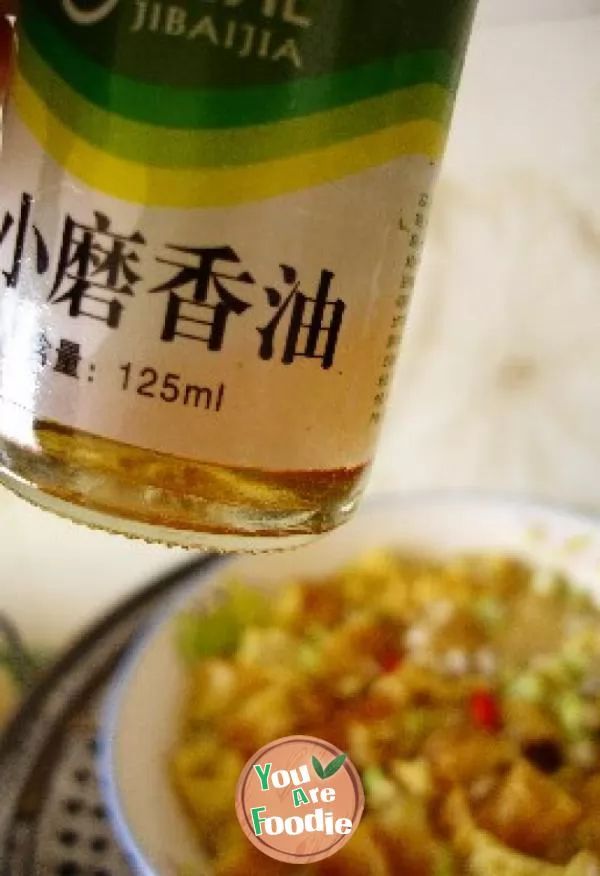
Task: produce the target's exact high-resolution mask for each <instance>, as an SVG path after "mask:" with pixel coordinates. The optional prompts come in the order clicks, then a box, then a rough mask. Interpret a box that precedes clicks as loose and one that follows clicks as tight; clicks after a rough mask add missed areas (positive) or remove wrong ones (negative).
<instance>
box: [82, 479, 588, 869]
mask: <svg viewBox="0 0 600 876" xmlns="http://www.w3.org/2000/svg"><path fill="white" fill-rule="evenodd" d="M431 503H435V504H438V505H439V504H446V505H452V504H457V503H458V504H462V505H472V506H475V507H477V506H482V507H484V506H485V507H497V508H503V509H505V510H510V509H514V510H518V511H530V512H532V513H535V512H539V513H541V514H546V515H550V516H554V517H557V518H558V517H562V518H564V519H566V520H569V521H571V522H572V523H578V522H579V523H581V524H585V525H587V526H597V527H600V513H596V512H593V511H591V512H589V513H586V512H584V511H582V510H579V509H577V508H573V507H569V505H568V504H566V505H565V504H564V503H561V502H559V501H553V500H544V499H538V498H534V497H528V496H515V495H511V494H504V493H498V492H494V491H484V490H469V489H464V490H437V489H430V490H418V491H406V492H404V491H390V492H386V493H379V494H375V495H371V496H368V497H367V498H366V499H365V500H364V501H363V502H362V504H361V506H360V508H359V511H358V514H361V513H363V514H364V513H369V512H370V511H378V510H379V511H383V510H385V509H386V508H388V507H389V508H392V507H403V508H410V507H411V506H413V507H414V506H417V505H424V504H431ZM325 538H326V536H325ZM239 556H240V555H239V554H225V555H221V556H215V557H214V560H215V561H214V562H213V563H211V564H210V565H208V566H207V567H206V568H203V569H201V570H199V571H198V573H197V574H195V575H194V576H193V577H192V578H191V579H190V581H189V582H188V583H186V584H185V585H184V587H183V589H182V590H180V591H179V592H178V593H177V594H176V595H174V596H172V597H171V598H167V601H166V604H165V605H163V606H161V607H160V608H159V609H158V611H157V612H156V613H154V614H152V615H151V617H150V619H149V620H148V621H147V622H146V623H144V624H143V625H142V628H141V630H139V631H138V632H137V633H136V634H135V636H134V637H133V639H132V641H131V643H130V645H129V646H128V648H127V650H126V652H125V654H124V656H123V657H122V659H121V661H120V662H119V663H118V665H117V668H116V670H115V674H114V676H113V682H112V684H111V685H110V686H109V689H108V692H107V693H106V694H105V697H104V700H103V702H102V703H101V706H100V712H99V722H98V727H99V732H98V743H99V745H98V748H99V750H98V774H99V781H100V787H101V791H102V794H103V796H104V800H105V803H106V806H107V811H108V817H109V820H110V823H111V826H112V828H113V830H114V832H115V835H116V838H117V841H118V844H119V845H120V847H121V850H122V852H123V854H124V855H125V857H126V858H127V859H128V860H129V861H130V863H132V864H133V866H134V867H135V869H136V872H138V873H139V874H140V876H163V874H159V873H157V871H156V870H155V869H154V867H153V866H152V865H151V864H150V862H149V861H148V859H147V858H146V856H145V852H144V850H143V847H142V846H141V845H140V843H138V842H137V841H136V838H135V836H134V834H133V831H132V829H130V828H129V826H128V823H127V818H126V816H125V813H124V810H123V803H122V799H121V794H120V791H119V787H118V781H117V773H116V769H115V768H114V748H115V746H114V741H115V738H116V729H117V726H118V721H119V716H120V713H121V709H122V705H123V701H124V698H125V696H126V693H127V689H128V687H129V683H130V681H131V679H132V678H133V676H134V674H135V671H136V669H137V668H138V666H139V663H140V661H141V660H142V659H143V656H144V654H145V651H146V648H147V646H148V645H149V643H150V642H151V641H152V639H153V638H154V636H155V635H157V633H158V632H159V630H160V629H161V628H162V626H163V625H164V624H166V623H168V622H169V621H170V620H171V618H172V617H173V616H174V615H175V614H176V613H177V611H178V608H179V607H183V606H184V605H186V604H187V601H188V599H189V596H190V594H191V593H193V592H196V591H199V592H201V591H202V590H203V587H204V586H206V584H207V582H208V581H209V580H210V579H212V578H214V577H215V575H217V574H219V572H220V571H222V569H223V568H226V567H227V565H228V564H229V563H231V562H232V561H233V560H235V559H236V558H238V557H239Z"/></svg>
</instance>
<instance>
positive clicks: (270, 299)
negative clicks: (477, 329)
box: [0, 0, 474, 550]
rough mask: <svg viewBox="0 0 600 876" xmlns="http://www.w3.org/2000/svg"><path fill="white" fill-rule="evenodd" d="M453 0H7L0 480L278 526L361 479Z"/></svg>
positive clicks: (258, 530) (453, 60)
mask: <svg viewBox="0 0 600 876" xmlns="http://www.w3.org/2000/svg"><path fill="white" fill-rule="evenodd" d="M473 11H474V0H454V2H452V3H449V2H448V0H406V2H403V3H397V2H392V0H371V2H369V3H368V4H367V3H365V2H364V0H328V2H327V3H317V2H316V0H217V2H207V0H201V2H194V3H191V2H187V3H186V2H183V0H180V2H179V3H162V2H154V0H56V2H54V3H52V4H49V3H48V2H47V0H24V2H22V8H21V16H20V20H19V51H18V62H17V65H16V70H15V74H14V77H13V82H12V87H11V98H10V102H9V107H8V111H7V115H6V120H5V131H4V146H3V155H2V159H1V161H0V192H1V193H2V194H1V196H0V270H1V271H2V273H1V274H0V278H1V279H0V480H1V481H2V483H3V484H5V485H6V486H8V487H9V488H11V489H12V490H14V491H15V492H16V493H18V494H19V495H21V496H23V497H24V498H26V499H29V500H31V501H32V502H35V503H36V504H38V505H40V506H42V507H44V508H47V509H50V510H52V511H55V512H57V513H59V514H63V515H66V516H68V517H71V518H72V519H74V520H77V521H79V522H83V523H86V524H88V525H90V526H95V527H102V528H106V529H109V530H112V531H114V532H118V533H122V534H125V535H130V536H138V537H141V538H144V539H147V540H159V541H162V542H165V543H170V544H177V545H183V546H189V547H207V548H215V549H221V550H240V549H247V550H267V549H273V548H279V547H281V548H283V547H288V546H293V545H297V544H301V543H302V542H304V541H306V540H308V539H310V538H313V537H314V536H316V535H318V534H320V533H323V532H326V531H328V530H330V529H332V528H333V527H335V526H337V525H338V524H340V523H342V522H343V521H344V520H345V519H347V517H348V516H349V515H350V514H351V513H352V512H353V510H354V509H355V507H356V505H357V502H358V500H359V497H360V494H361V491H362V489H363V487H364V483H365V479H366V477H367V473H368V469H369V465H370V461H371V458H372V455H373V449H374V446H375V442H376V438H377V434H378V432H379V428H380V424H381V418H382V414H383V410H384V407H385V400H386V394H387V389H388V386H389V384H390V379H391V375H392V370H393V366H394V362H395V359H396V355H397V351H398V346H399V344H400V340H401V334H402V328H403V325H404V321H405V315H406V309H407V305H408V302H409V298H410V294H411V291H412V287H413V281H414V273H415V269H416V267H417V264H418V260H419V253H420V250H421V247H422V242H423V232H424V229H425V225H426V219H427V211H428V207H429V203H430V197H431V189H432V185H433V182H434V180H435V177H436V173H437V169H438V166H439V161H440V158H441V155H442V151H443V147H444V143H445V139H446V134H447V130H448V126H449V121H450V114H451V109H452V106H453V101H454V95H455V91H456V87H457V82H458V78H459V74H460V70H461V67H462V62H463V58H464V52H465V47H466V42H467V38H468V33H469V29H470V25H471V19H472V15H473Z"/></svg>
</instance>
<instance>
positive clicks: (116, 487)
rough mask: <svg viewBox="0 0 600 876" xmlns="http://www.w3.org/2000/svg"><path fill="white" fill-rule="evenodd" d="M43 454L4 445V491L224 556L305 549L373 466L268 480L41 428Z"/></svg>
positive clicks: (347, 512)
mask: <svg viewBox="0 0 600 876" xmlns="http://www.w3.org/2000/svg"><path fill="white" fill-rule="evenodd" d="M35 434H36V438H37V442H38V443H39V449H35V450H33V449H31V448H29V447H23V446H21V444H20V443H16V442H12V441H7V440H0V483H1V484H3V485H4V486H6V487H7V488H8V489H9V490H11V491H12V492H13V493H15V494H17V495H18V496H20V497H21V498H23V499H25V500H27V501H29V502H30V503H32V504H34V505H37V506H38V507H40V508H42V509H44V510H47V511H51V512H53V513H55V514H57V515H59V516H62V517H65V518H68V519H70V520H72V521H74V522H76V523H81V524H84V525H86V526H88V527H91V528H94V529H101V530H105V531H109V532H112V533H115V534H119V535H123V536H126V537H129V538H136V539H142V540H144V541H146V542H156V543H161V544H165V545H170V546H173V547H182V548H188V549H193V550H206V551H213V552H219V553H229V552H247V553H259V552H266V551H277V550H287V549H290V548H295V547H300V546H301V545H303V544H306V543H308V542H310V541H313V540H315V539H316V538H318V537H319V536H321V535H324V534H326V533H327V532H329V531H331V530H333V529H335V528H337V527H338V526H340V525H341V524H343V523H344V522H346V520H348V519H349V518H350V517H351V516H352V514H353V512H354V510H355V509H356V506H357V504H358V500H359V497H360V494H361V492H362V485H363V482H364V478H365V474H366V467H364V466H363V467H360V468H357V469H348V470H347V469H342V470H333V471H325V472H321V471H313V472H267V471H261V470H246V469H235V468H229V467H224V466H217V465H213V464H205V463H197V462H193V461H190V460H183V459H176V458H173V457H170V456H165V455H163V454H159V453H155V452H153V451H148V450H144V449H142V448H136V447H131V446H129V445H123V444H120V443H118V442H114V441H110V440H108V439H104V438H101V437H99V436H96V435H90V434H88V433H83V432H79V431H76V430H71V429H65V428H64V427H62V426H58V425H57V424H54V423H49V422H43V423H38V424H36V429H35Z"/></svg>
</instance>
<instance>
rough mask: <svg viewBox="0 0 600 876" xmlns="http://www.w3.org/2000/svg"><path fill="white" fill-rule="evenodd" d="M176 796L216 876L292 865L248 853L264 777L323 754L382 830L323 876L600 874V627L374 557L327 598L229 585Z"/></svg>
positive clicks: (535, 580)
mask: <svg viewBox="0 0 600 876" xmlns="http://www.w3.org/2000/svg"><path fill="white" fill-rule="evenodd" d="M179 647H180V648H181V653H182V655H183V657H184V658H185V660H186V661H187V665H188V667H189V680H188V688H187V694H186V697H185V702H184V703H183V704H182V714H181V722H180V733H179V737H178V739H177V742H176V745H175V747H174V749H173V751H172V752H171V755H170V770H171V776H172V781H173V785H174V788H175V790H176V793H177V795H178V797H179V799H180V800H181V803H182V806H183V807H184V808H185V810H186V812H187V815H188V818H189V819H190V821H191V823H192V824H193V825H194V826H195V828H196V831H197V834H198V836H199V839H200V842H201V843H202V845H203V847H204V848H205V849H206V850H207V852H208V853H209V855H210V857H211V861H212V867H213V872H214V874H215V876H238V874H239V876H242V874H243V876H251V874H266V876H271V874H272V876H276V874H278V873H283V872H287V871H289V869H290V866H291V865H285V864H280V863H277V862H275V861H272V860H270V859H269V858H267V857H265V856H264V855H262V854H261V853H260V852H259V851H257V850H256V849H255V848H254V847H253V846H252V845H251V844H250V843H249V842H248V841H247V840H246V838H245V837H244V836H243V834H242V832H241V830H240V828H239V826H238V824H237V820H236V816H235V808H234V794H235V786H236V783H237V780H238V777H239V775H240V773H241V771H242V768H243V766H244V764H245V762H246V761H247V760H248V758H249V757H251V756H252V754H254V752H256V751H257V750H258V749H259V748H261V747H262V746H263V745H265V744H266V743H268V742H270V741H272V740H274V739H277V738H280V737H282V736H287V735H291V734H306V735H311V736H317V737H320V738H323V739H326V740H328V741H330V742H332V743H333V744H334V745H336V746H338V747H339V748H341V749H342V750H344V751H346V752H347V753H348V755H349V757H350V758H351V759H352V761H353V762H354V764H355V765H356V767H357V768H358V769H359V771H360V773H361V777H362V781H363V784H364V787H365V794H366V809H365V816H364V818H363V821H362V823H361V825H360V827H359V829H358V831H357V832H356V834H355V836H354V837H353V838H352V840H351V841H350V842H349V843H348V845H347V846H346V847H345V848H344V849H343V850H341V851H340V852H339V853H338V854H337V855H335V856H333V857H332V858H330V859H328V860H326V861H322V862H320V863H318V864H315V865H311V866H310V867H307V868H305V870H303V872H307V873H311V874H320V876H338V874H340V876H341V874H344V876H362V874H365V876H367V874H369V876H371V874H372V876H396V874H402V876H430V874H431V876H458V874H467V873H468V874H474V876H484V874H485V876H488V874H491V876H494V874H497V876H500V874H503V876H504V874H506V876H554V874H557V876H558V874H562V873H564V874H568V876H587V874H597V873H600V697H599V694H600V611H599V610H598V608H597V607H596V606H595V604H594V602H593V600H592V599H591V597H590V596H588V595H587V594H586V593H584V592H582V591H580V590H579V589H577V588H576V587H575V586H574V585H572V584H571V583H570V582H569V581H568V580H566V579H565V578H564V577H563V576H561V575H560V574H558V573H555V572H552V571H548V570H540V569H533V568H531V567H529V566H528V565H526V564H525V563H524V562H522V561H520V560H518V559H513V558H508V557H496V556H467V557H459V558H455V559H452V560H449V561H448V560H446V561H434V560H424V559H417V558H411V557H406V556H397V555H396V554H395V553H393V552H391V551H388V550H380V551H371V552H369V553H366V554H364V555H363V556H362V557H360V558H359V559H358V560H357V561H356V562H354V563H352V564H351V565H349V566H348V567H346V568H343V569H341V570H339V571H338V572H336V573H333V574H328V575H327V576H326V578H325V579H323V580H318V579H311V580H308V579H306V580H304V579H300V580H293V581H288V582H282V584H281V587H280V588H279V589H277V590H275V591H269V592H268V593H267V592H262V591H260V590H258V589H257V588H254V587H250V586H248V585H246V584H245V583H244V582H241V581H236V580H232V581H228V582H226V584H225V586H224V588H223V592H222V593H221V594H220V595H219V597H218V599H217V601H216V603H215V605H214V606H212V607H210V608H208V609H206V608H203V609H202V610H199V611H196V612H194V611H192V612H188V613H186V614H184V615H183V616H182V617H181V619H180V623H179Z"/></svg>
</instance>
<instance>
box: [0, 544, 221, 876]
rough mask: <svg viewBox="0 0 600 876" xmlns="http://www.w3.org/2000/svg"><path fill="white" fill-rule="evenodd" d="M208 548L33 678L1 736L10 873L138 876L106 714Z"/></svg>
mask: <svg viewBox="0 0 600 876" xmlns="http://www.w3.org/2000/svg"><path fill="white" fill-rule="evenodd" d="M215 561H216V560H215V558H214V557H208V558H207V557H202V558H199V559H195V560H193V561H191V562H188V563H186V564H185V565H184V566H182V567H180V568H179V569H176V570H175V571H174V572H172V573H170V574H168V575H166V576H164V577H161V578H160V579H158V580H157V581H155V582H154V583H153V584H151V585H150V586H149V587H147V588H145V589H144V590H143V591H142V592H138V593H137V594H136V595H135V596H133V597H132V598H130V599H129V600H127V601H126V602H124V603H123V604H121V605H120V606H119V607H118V608H117V609H116V610H114V611H113V612H111V613H110V614H109V615H107V616H106V617H104V618H103V619H102V620H100V621H99V622H98V623H97V624H96V625H95V626H93V627H92V628H91V629H90V630H89V631H88V632H87V633H86V634H85V635H83V636H82V637H81V638H80V639H79V640H78V641H77V642H76V643H75V645H74V646H73V647H72V648H71V649H70V650H69V651H68V652H67V653H66V654H65V655H64V656H63V657H62V658H61V659H60V660H59V661H58V662H57V663H56V664H55V665H54V666H53V667H52V668H51V669H50V670H49V671H48V672H47V673H46V674H45V675H44V676H43V677H42V678H41V679H40V680H39V681H37V683H36V684H35V685H34V686H33V688H32V690H31V692H30V693H29V695H28V696H27V698H26V700H25V702H24V703H23V705H22V707H21V709H20V710H19V711H18V713H17V714H16V715H15V716H14V717H13V719H12V721H11V723H10V724H9V726H8V727H7V729H6V731H5V733H4V734H2V736H0V876H131V874H132V873H135V869H133V868H131V867H130V866H129V865H128V864H127V862H126V860H125V858H124V857H123V855H122V853H121V851H120V849H119V846H118V844H117V840H116V839H115V837H114V835H113V832H112V830H111V826H110V821H109V820H108V817H107V812H106V809H105V806H104V802H103V798H102V793H101V787H100V777H99V775H98V771H97V758H96V755H97V715H98V707H99V704H100V703H101V701H102V698H103V696H104V693H105V690H106V688H107V686H108V685H109V684H110V681H111V679H112V676H113V674H114V672H115V669H116V667H117V666H118V664H119V661H120V659H121V658H122V657H123V655H124V653H125V652H126V651H127V649H128V647H129V646H130V645H131V643H132V641H133V639H134V638H135V637H136V636H137V635H138V634H139V633H140V631H141V630H142V629H143V628H144V627H145V626H146V624H147V623H148V622H149V621H150V620H151V618H152V617H153V616H154V614H155V612H156V611H157V610H160V608H161V605H163V604H164V603H166V601H167V600H168V599H172V598H173V595H174V594H175V593H177V592H178V591H179V590H184V589H185V588H186V587H189V586H190V584H191V583H192V582H193V580H194V579H195V577H196V575H197V574H198V572H199V571H200V570H201V569H204V568H205V567H206V566H207V565H209V564H212V563H214V562H215ZM24 670H25V671H26V666H24Z"/></svg>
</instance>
